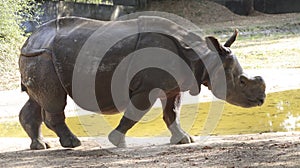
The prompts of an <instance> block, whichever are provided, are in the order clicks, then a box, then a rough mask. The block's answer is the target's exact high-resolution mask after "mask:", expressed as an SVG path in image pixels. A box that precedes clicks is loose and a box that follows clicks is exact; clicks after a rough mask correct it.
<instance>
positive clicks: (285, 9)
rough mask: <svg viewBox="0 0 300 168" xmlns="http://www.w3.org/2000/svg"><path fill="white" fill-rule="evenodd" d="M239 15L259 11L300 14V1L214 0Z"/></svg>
mask: <svg viewBox="0 0 300 168" xmlns="http://www.w3.org/2000/svg"><path fill="white" fill-rule="evenodd" d="M213 1H215V2H217V3H219V4H221V5H224V6H226V7H227V8H228V9H230V10H231V11H232V12H234V13H236V14H239V15H248V14H249V13H251V11H252V10H253V9H254V10H257V11H260V12H263V13H270V14H277V13H292V12H300V0H252V1H251V0H213Z"/></svg>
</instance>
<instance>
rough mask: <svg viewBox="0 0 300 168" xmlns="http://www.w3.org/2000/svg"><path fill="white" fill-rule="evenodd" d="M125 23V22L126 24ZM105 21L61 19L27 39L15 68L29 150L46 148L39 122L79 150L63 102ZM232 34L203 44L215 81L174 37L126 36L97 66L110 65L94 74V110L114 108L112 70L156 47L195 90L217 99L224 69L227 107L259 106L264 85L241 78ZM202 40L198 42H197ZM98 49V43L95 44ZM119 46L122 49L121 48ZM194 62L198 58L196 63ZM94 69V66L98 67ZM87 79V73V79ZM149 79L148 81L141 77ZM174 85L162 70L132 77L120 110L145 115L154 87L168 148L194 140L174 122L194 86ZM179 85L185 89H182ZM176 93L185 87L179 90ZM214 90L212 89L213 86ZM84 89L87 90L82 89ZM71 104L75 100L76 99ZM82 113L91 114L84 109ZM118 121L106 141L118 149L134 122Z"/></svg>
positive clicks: (64, 143) (65, 144)
mask: <svg viewBox="0 0 300 168" xmlns="http://www.w3.org/2000/svg"><path fill="white" fill-rule="evenodd" d="M125 22H127V21H124V22H118V24H119V26H126V24H124V23H125ZM128 22H130V21H128ZM104 23H105V22H100V21H94V20H87V19H82V18H62V19H60V20H55V21H52V22H49V23H47V24H45V25H43V26H41V28H39V30H38V31H37V32H35V33H33V34H32V35H31V37H29V38H28V40H27V41H26V42H25V44H24V46H23V47H22V50H21V56H20V59H19V67H20V72H21V82H22V90H23V91H26V92H27V94H28V95H29V100H28V101H27V103H26V104H25V105H24V107H23V108H22V110H21V112H20V116H19V118H20V123H21V125H22V126H23V128H24V129H25V131H26V132H27V134H28V135H29V137H30V138H31V140H32V143H31V145H30V148H31V149H45V148H49V147H50V146H49V144H47V143H46V142H44V140H43V138H42V135H41V133H40V126H41V123H42V122H44V123H45V124H46V126H47V127H48V128H50V129H51V130H53V131H54V132H55V133H56V134H57V136H58V137H59V138H60V143H61V145H62V146H63V147H68V148H73V147H77V146H79V145H80V141H79V140H78V138H77V137H76V136H75V135H74V134H73V133H72V132H71V131H70V130H69V129H68V127H67V125H66V123H65V115H64V108H65V106H66V97H67V95H69V96H70V97H72V74H73V68H74V64H75V60H76V58H77V56H78V53H79V51H80V49H81V47H82V46H83V44H84V42H85V41H86V40H87V38H88V37H89V36H90V35H91V34H92V33H93V32H94V31H95V30H96V29H97V28H98V27H100V26H102V25H103V24H104ZM236 36H237V32H235V33H234V35H233V36H232V37H231V38H230V39H229V40H228V41H227V42H226V44H225V46H222V45H220V44H219V42H218V40H216V39H215V38H214V37H207V38H206V43H205V42H204V43H203V44H204V45H205V47H206V49H209V50H210V52H209V53H208V54H207V55H205V56H204V58H207V59H209V60H211V61H212V62H213V61H214V60H215V59H220V58H221V60H222V62H223V65H222V66H223V67H213V69H215V72H214V73H213V74H214V76H212V77H210V78H209V76H208V72H207V70H206V69H205V66H204V65H203V62H202V61H201V60H200V59H199V58H198V57H197V54H196V53H195V52H194V51H193V50H192V49H191V48H189V47H188V46H186V45H182V42H181V41H180V40H178V39H176V37H175V38H174V37H170V36H168V35H163V34H158V33H143V34H139V35H133V36H129V37H127V38H126V39H124V40H121V41H120V42H118V43H117V44H116V45H115V46H114V47H112V48H111V49H110V50H109V51H108V52H107V53H106V56H105V58H104V59H103V61H102V62H101V64H100V66H101V65H113V64H114V63H116V64H115V65H114V66H112V67H110V69H112V70H107V69H106V70H105V71H102V70H99V69H98V72H97V76H96V88H95V89H96V96H97V100H98V102H99V103H98V104H99V108H100V109H101V112H102V113H103V114H115V113H118V112H119V111H118V110H117V109H116V107H115V105H114V103H113V101H112V95H111V90H110V86H111V83H110V79H111V76H112V74H113V70H114V68H115V67H116V65H117V64H118V63H119V62H120V60H121V59H122V58H124V57H126V56H127V55H128V54H130V53H132V52H133V51H135V50H139V49H142V48H146V47H159V48H164V49H167V50H170V51H172V52H174V53H176V54H178V55H179V56H180V57H181V58H182V59H183V60H184V61H185V62H186V63H187V64H188V65H190V68H191V69H193V70H194V71H193V73H194V74H195V77H196V79H197V85H198V86H196V87H199V88H200V85H201V84H203V85H205V86H207V87H208V88H210V89H212V92H213V94H214V95H215V96H217V97H220V98H222V97H221V96H220V95H221V94H220V93H219V92H220V91H219V90H218V89H214V87H212V85H213V83H214V82H216V83H217V82H218V81H217V79H218V75H219V73H218V70H219V69H220V68H221V69H225V72H226V74H225V75H226V80H227V93H226V98H223V99H225V100H226V101H227V102H229V103H231V104H235V105H238V106H242V107H253V106H258V105H262V104H263V102H264V99H265V93H264V92H265V83H264V81H263V80H262V78H261V77H254V78H248V77H246V76H245V75H244V74H243V70H242V68H241V66H240V65H239V63H238V61H237V59H236V57H235V56H234V55H233V53H232V52H231V51H230V50H229V48H228V47H230V45H231V44H232V43H233V42H234V40H235V38H236ZM199 39H200V40H202V39H201V38H199ZM99 45H101V44H99ZM120 46H121V47H120ZM195 58H198V59H195ZM100 66H99V67H100ZM87 75H88V74H87ZM145 76H150V78H147V79H146V78H145ZM181 81H183V82H182V83H176V81H174V79H173V78H172V77H171V76H170V75H169V74H167V73H165V72H164V71H160V70H157V69H147V70H145V71H143V72H141V73H139V74H137V75H136V76H135V77H134V78H133V80H132V82H131V84H130V87H129V92H130V100H125V101H124V102H125V104H124V110H125V116H126V114H133V115H134V114H135V112H134V111H132V110H131V109H130V108H127V106H126V105H128V102H129V101H131V102H132V103H133V104H134V105H135V106H136V107H137V108H139V109H142V110H145V109H149V108H150V107H151V104H150V102H149V100H148V95H149V92H150V91H151V90H152V89H154V88H160V89H161V90H163V91H164V92H165V96H166V97H164V96H161V93H156V94H155V95H154V96H155V97H154V98H160V99H161V101H162V104H163V105H165V106H164V109H163V119H164V121H165V123H166V125H167V127H168V128H169V130H170V132H171V133H172V137H171V143H176V144H177V143H191V142H193V139H192V138H191V137H190V136H189V135H188V134H187V133H186V132H184V131H183V130H182V129H181V127H180V123H179V109H180V101H181V93H182V91H188V90H189V91H190V93H191V94H198V93H199V92H200V90H197V89H196V91H195V86H194V85H192V84H190V82H189V81H185V78H184V77H182V80H181ZM183 85H184V87H182V86H183ZM179 88H185V90H180V89H179ZM216 88H217V87H216ZM87 89H89V88H87ZM75 101H76V100H75ZM76 103H77V104H78V105H80V106H81V107H82V108H85V109H88V110H93V109H92V108H90V107H88V106H84V105H81V104H80V102H76ZM125 116H123V118H122V119H121V121H120V123H119V125H118V126H117V128H116V129H115V130H113V131H112V132H111V133H110V135H109V140H110V141H111V142H112V143H113V144H114V145H116V146H118V147H125V146H126V143H125V134H126V132H127V131H128V130H129V129H130V128H131V127H132V126H134V124H136V123H137V122H138V120H139V119H140V118H141V117H142V116H140V117H139V118H138V119H137V120H136V121H133V120H131V119H129V118H126V117H125Z"/></svg>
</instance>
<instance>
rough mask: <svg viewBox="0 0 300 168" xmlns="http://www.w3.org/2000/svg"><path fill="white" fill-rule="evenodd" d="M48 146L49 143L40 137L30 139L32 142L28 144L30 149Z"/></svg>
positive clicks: (40, 148)
mask: <svg viewBox="0 0 300 168" xmlns="http://www.w3.org/2000/svg"><path fill="white" fill-rule="evenodd" d="M48 148H50V145H49V144H48V143H46V142H44V141H43V140H41V139H34V140H32V142H31V144H30V149H31V150H42V149H48Z"/></svg>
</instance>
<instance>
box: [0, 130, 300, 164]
mask: <svg viewBox="0 0 300 168" xmlns="http://www.w3.org/2000/svg"><path fill="white" fill-rule="evenodd" d="M299 137H300V133H299V132H298V133H297V132H294V133H265V134H251V135H234V136H211V137H208V139H205V137H196V142H195V143H193V144H187V145H169V144H163V143H165V142H167V140H168V138H152V139H150V140H143V139H134V138H129V139H131V140H130V141H131V143H130V147H128V148H115V147H112V146H111V145H110V144H106V143H107V142H105V140H104V139H105V138H97V139H89V138H81V140H82V142H83V143H82V146H81V147H78V148H75V149H64V148H61V147H59V144H58V140H57V139H50V142H51V143H52V145H54V148H51V149H48V150H41V151H31V150H28V148H29V140H28V139H24V138H19V139H18V138H10V139H7V138H4V139H1V138H0V142H1V144H2V145H1V146H0V149H1V152H0V165H1V167H102V168H105V167H298V166H299V165H300V139H299ZM146 141H147V142H146ZM102 142H104V144H103V145H101V146H102V148H101V147H100V145H99V143H101V144H102Z"/></svg>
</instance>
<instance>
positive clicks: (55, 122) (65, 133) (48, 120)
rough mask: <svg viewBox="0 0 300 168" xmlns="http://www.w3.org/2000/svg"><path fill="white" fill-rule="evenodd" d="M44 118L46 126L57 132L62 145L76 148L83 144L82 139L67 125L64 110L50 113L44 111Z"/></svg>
mask: <svg viewBox="0 0 300 168" xmlns="http://www.w3.org/2000/svg"><path fill="white" fill-rule="evenodd" d="M44 120H45V121H44V122H45V124H46V126H47V127H48V128H49V129H51V130H53V131H54V132H55V133H56V134H57V136H58V137H59V142H60V144H61V146H62V147H65V148H75V147H77V146H80V145H81V142H80V140H79V139H78V138H77V137H76V136H75V135H74V134H73V133H72V132H71V131H70V129H69V128H68V126H67V125H66V123H65V115H64V112H62V113H50V112H47V111H44Z"/></svg>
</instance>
